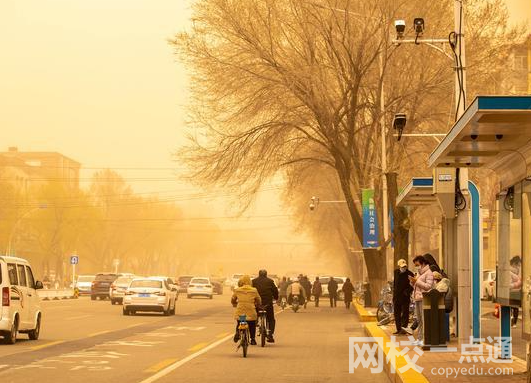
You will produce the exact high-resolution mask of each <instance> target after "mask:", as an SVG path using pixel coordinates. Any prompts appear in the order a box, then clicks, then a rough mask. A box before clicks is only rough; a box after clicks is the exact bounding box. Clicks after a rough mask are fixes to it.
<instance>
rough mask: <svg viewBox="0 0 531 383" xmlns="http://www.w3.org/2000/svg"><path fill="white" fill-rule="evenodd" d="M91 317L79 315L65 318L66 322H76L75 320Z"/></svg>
mask: <svg viewBox="0 0 531 383" xmlns="http://www.w3.org/2000/svg"><path fill="white" fill-rule="evenodd" d="M91 316H92V315H79V316H77V317H70V318H65V319H66V320H76V319H83V318H89V317H91Z"/></svg>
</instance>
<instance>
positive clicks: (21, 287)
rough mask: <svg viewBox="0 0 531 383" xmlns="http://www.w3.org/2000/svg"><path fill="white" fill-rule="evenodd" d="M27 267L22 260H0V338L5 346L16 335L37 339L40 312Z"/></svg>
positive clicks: (35, 286) (35, 287)
mask: <svg viewBox="0 0 531 383" xmlns="http://www.w3.org/2000/svg"><path fill="white" fill-rule="evenodd" d="M42 288H43V285H42V282H40V281H35V277H34V276H33V271H32V270H31V266H30V264H29V263H28V261H26V260H25V259H22V258H15V257H4V256H0V291H1V294H2V295H1V298H0V300H1V306H0V334H1V335H2V336H3V337H4V341H5V343H8V344H14V343H15V342H16V341H17V334H18V333H26V334H28V336H29V338H30V339H32V340H37V339H39V334H40V331H41V320H42V312H41V305H40V301H39V295H38V294H37V290H38V289H42Z"/></svg>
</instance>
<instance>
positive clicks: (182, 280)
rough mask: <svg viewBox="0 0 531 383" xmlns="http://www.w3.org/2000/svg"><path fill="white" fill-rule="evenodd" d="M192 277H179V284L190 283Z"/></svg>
mask: <svg viewBox="0 0 531 383" xmlns="http://www.w3.org/2000/svg"><path fill="white" fill-rule="evenodd" d="M191 279H192V277H179V282H190V280H191Z"/></svg>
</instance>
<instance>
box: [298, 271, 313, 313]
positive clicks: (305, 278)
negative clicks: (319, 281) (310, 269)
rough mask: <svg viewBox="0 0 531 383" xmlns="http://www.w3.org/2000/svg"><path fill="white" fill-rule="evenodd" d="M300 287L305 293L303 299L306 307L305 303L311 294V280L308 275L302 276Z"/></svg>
mask: <svg viewBox="0 0 531 383" xmlns="http://www.w3.org/2000/svg"><path fill="white" fill-rule="evenodd" d="M301 284H302V287H303V288H304V292H305V293H306V297H307V298H308V299H306V300H305V301H304V308H306V305H307V304H308V301H309V300H310V297H311V296H312V282H310V280H309V279H308V276H307V275H305V276H303V277H302V281H301Z"/></svg>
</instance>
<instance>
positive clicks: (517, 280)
mask: <svg viewBox="0 0 531 383" xmlns="http://www.w3.org/2000/svg"><path fill="white" fill-rule="evenodd" d="M509 264H510V266H511V283H510V290H509V294H510V295H509V298H510V299H509V300H510V301H516V302H520V301H521V299H522V271H521V269H522V258H520V256H519V255H515V256H514V257H512V258H511V260H510V261H509ZM519 311H520V310H519V308H518V307H517V306H512V307H511V327H513V328H514V327H516V324H517V323H518V314H519Z"/></svg>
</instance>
